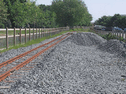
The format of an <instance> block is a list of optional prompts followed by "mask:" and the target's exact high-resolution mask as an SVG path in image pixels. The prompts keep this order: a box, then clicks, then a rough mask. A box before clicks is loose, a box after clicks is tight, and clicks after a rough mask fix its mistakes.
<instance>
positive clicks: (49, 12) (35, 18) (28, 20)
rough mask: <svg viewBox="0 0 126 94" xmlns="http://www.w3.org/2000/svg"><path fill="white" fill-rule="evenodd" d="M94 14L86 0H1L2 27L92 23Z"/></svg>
mask: <svg viewBox="0 0 126 94" xmlns="http://www.w3.org/2000/svg"><path fill="white" fill-rule="evenodd" d="M91 20H92V16H91V15H90V14H89V13H88V10H87V7H86V5H85V3H84V2H81V1H79V0H54V1H53V3H52V5H49V6H46V5H43V4H41V5H36V2H35V0H0V28H5V27H9V28H10V27H12V28H13V27H18V28H19V27H28V26H30V27H48V28H51V27H58V26H74V25H80V26H82V25H90V21H91Z"/></svg>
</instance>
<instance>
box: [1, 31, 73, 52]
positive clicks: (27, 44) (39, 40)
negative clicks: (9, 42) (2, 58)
mask: <svg viewBox="0 0 126 94" xmlns="http://www.w3.org/2000/svg"><path fill="white" fill-rule="evenodd" d="M72 31H73V30H69V31H62V32H60V33H58V34H55V35H52V36H47V37H42V38H38V39H35V40H31V41H28V42H27V43H26V44H18V45H16V46H11V47H9V48H8V49H3V50H0V53H3V52H6V51H8V50H11V49H18V48H21V47H27V46H29V45H32V44H37V43H40V42H41V41H44V40H46V39H49V38H53V37H56V36H59V35H62V34H64V33H67V32H72Z"/></svg>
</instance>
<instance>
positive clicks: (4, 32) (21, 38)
mask: <svg viewBox="0 0 126 94" xmlns="http://www.w3.org/2000/svg"><path fill="white" fill-rule="evenodd" d="M67 30H69V27H59V28H24V29H22V28H11V29H8V28H6V29H0V49H3V48H6V49H8V48H9V47H10V46H14V45H17V44H23V43H27V42H28V41H31V40H34V39H38V38H42V37H44V36H46V37H47V36H49V35H52V34H57V33H59V32H61V31H67Z"/></svg>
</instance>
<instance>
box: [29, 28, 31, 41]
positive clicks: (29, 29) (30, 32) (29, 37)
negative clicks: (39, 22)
mask: <svg viewBox="0 0 126 94" xmlns="http://www.w3.org/2000/svg"><path fill="white" fill-rule="evenodd" d="M30 40H31V31H30V27H29V41H30Z"/></svg>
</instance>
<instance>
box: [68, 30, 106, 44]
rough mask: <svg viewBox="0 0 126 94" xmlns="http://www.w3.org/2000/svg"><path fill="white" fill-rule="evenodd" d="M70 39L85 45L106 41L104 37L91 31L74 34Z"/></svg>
mask: <svg viewBox="0 0 126 94" xmlns="http://www.w3.org/2000/svg"><path fill="white" fill-rule="evenodd" d="M69 39H70V40H71V41H72V42H74V43H75V44H77V45H83V46H92V45H98V44H101V43H104V42H106V40H105V39H103V38H102V37H100V36H98V35H97V34H94V33H90V32H85V33H77V34H73V35H72V36H71V37H69Z"/></svg>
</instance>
